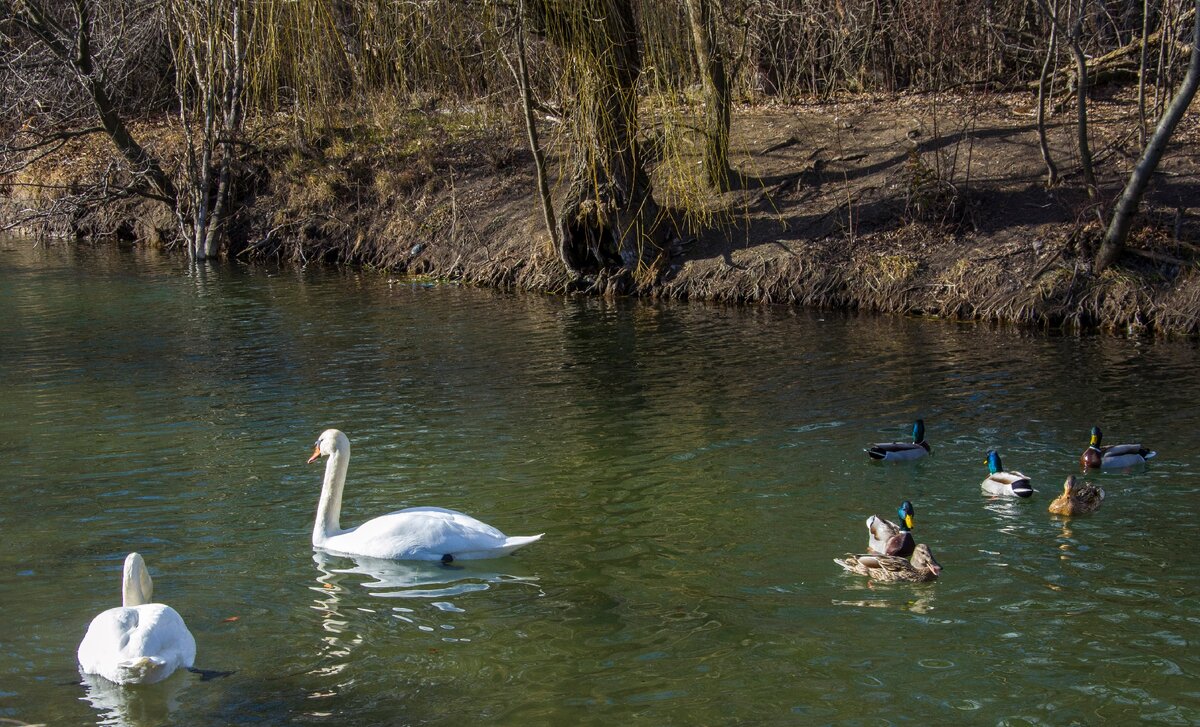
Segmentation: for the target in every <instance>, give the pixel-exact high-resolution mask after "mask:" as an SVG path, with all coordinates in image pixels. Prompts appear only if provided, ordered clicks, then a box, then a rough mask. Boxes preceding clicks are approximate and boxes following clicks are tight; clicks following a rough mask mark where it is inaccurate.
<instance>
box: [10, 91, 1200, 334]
mask: <svg viewBox="0 0 1200 727" xmlns="http://www.w3.org/2000/svg"><path fill="white" fill-rule="evenodd" d="M1103 94H1104V92H1103V90H1102V91H1100V92H1098V93H1097V95H1096V96H1095V97H1093V99H1092V104H1091V107H1090V109H1089V113H1090V122H1091V125H1092V137H1093V138H1092V149H1093V154H1094V156H1095V158H1096V164H1097V171H1098V173H1099V175H1100V179H1099V182H1100V185H1101V187H1102V189H1103V190H1104V197H1105V198H1106V199H1108V198H1111V197H1112V196H1114V195H1115V194H1116V192H1117V191H1119V189H1120V186H1121V185H1122V184H1123V182H1124V180H1125V177H1126V175H1127V173H1128V171H1129V168H1130V167H1131V165H1132V163H1133V161H1135V160H1136V155H1137V153H1138V146H1137V134H1136V133H1134V132H1133V131H1132V130H1133V129H1135V128H1136V125H1135V124H1134V122H1133V119H1135V118H1136V106H1135V105H1134V104H1133V103H1132V101H1131V98H1130V97H1129V95H1128V93H1127V92H1120V91H1113V92H1111V94H1112V95H1109V96H1105V95H1103ZM1033 113H1034V108H1033V106H1032V103H1031V98H1030V94H1007V95H994V94H988V95H981V94H972V95H969V96H953V95H945V94H940V95H935V94H925V95H913V96H904V97H898V98H897V97H888V98H856V99H855V100H852V101H847V102H843V103H826V104H810V105H791V106H756V107H742V108H739V109H737V111H736V112H735V114H734V125H733V129H732V133H731V147H732V161H733V164H734V167H735V170H736V172H737V176H736V177H735V179H734V184H733V185H732V186H733V187H734V188H733V189H732V190H731V191H729V192H727V193H724V194H720V195H717V194H710V195H708V196H707V197H705V198H704V199H702V200H700V201H699V202H697V200H696V198H695V193H694V190H688V191H684V192H680V191H679V190H678V189H677V181H676V180H678V179H679V178H680V174H679V171H680V170H679V169H675V170H670V172H671V173H668V170H665V169H663V168H656V167H654V166H653V165H652V166H651V170H652V177H653V178H654V182H655V187H656V195H657V196H659V197H660V201H661V202H663V203H665V204H666V205H667V206H671V205H672V199H673V197H674V196H678V195H683V194H688V195H690V196H689V198H688V204H689V206H690V210H689V212H688V214H686V215H684V214H680V215H677V218H678V220H679V221H678V222H677V232H678V234H677V235H676V238H675V241H674V243H673V246H672V249H671V251H670V253H671V254H670V257H669V259H664V260H662V261H661V264H660V265H659V266H658V267H657V268H656V269H655V270H654V271H652V274H650V275H645V276H641V277H639V279H638V281H637V282H636V283H631V282H629V281H628V280H625V279H616V280H614V279H609V278H604V277H601V278H600V279H594V278H589V279H582V280H572V279H571V278H570V277H569V275H568V273H567V271H566V270H565V269H564V268H563V266H562V264H561V263H560V262H559V260H558V258H557V255H556V254H555V252H554V251H553V249H552V246H551V244H550V241H549V236H548V234H547V232H546V230H545V227H544V223H543V222H542V216H541V210H540V208H539V206H538V203H537V200H536V197H535V194H534V190H535V184H534V172H533V163H532V156H531V155H530V154H529V152H528V149H527V147H526V146H525V144H524V139H523V132H522V130H521V129H520V128H519V127H517V126H516V125H514V124H512V123H511V122H510V121H507V120H505V119H498V118H495V116H494V115H492V116H489V115H487V114H484V113H481V112H477V111H462V110H458V111H446V110H439V109H436V108H433V109H430V108H410V109H398V110H391V111H389V112H388V114H387V115H386V116H387V118H382V117H381V115H380V114H379V113H373V114H364V115H363V116H361V117H359V118H356V119H354V120H353V121H352V122H347V123H346V124H345V125H344V126H337V125H334V126H331V127H330V128H331V129H332V130H331V131H327V132H324V133H322V134H318V135H314V136H310V137H308V138H307V140H306V141H305V143H303V144H299V145H297V144H296V143H294V142H293V141H292V140H293V139H294V138H295V134H293V133H291V131H290V130H288V129H283V128H276V127H272V126H271V125H270V124H269V123H266V122H265V121H264V122H260V123H259V124H257V126H256V127H254V128H253V133H252V134H251V142H252V146H253V148H255V149H256V150H257V153H256V155H255V156H254V157H253V159H252V160H251V162H250V166H249V167H248V168H246V169H243V170H242V172H243V174H242V179H243V184H244V188H243V189H241V190H240V191H239V194H238V196H239V199H240V200H241V206H240V208H239V210H238V213H237V215H236V217H235V229H234V231H233V237H234V238H235V239H236V240H238V241H240V242H241V245H240V246H239V247H238V248H237V249H235V250H234V251H233V256H234V257H237V258H239V259H254V258H279V259H285V260H294V261H299V262H310V261H315V260H322V261H328V262H337V263H342V264H357V265H366V266H371V267H377V268H382V269H386V270H388V271H391V272H395V273H396V274H411V275H424V276H432V277H437V278H448V279H454V280H461V281H463V282H466V283H469V284H476V285H486V286H494V287H500V288H514V289H524V290H532V291H543V292H564V291H586V292H591V293H596V294H617V293H626V292H628V293H632V294H636V295H640V296H644V297H648V298H672V299H692V300H708V301H719V302H732V303H745V304H772V303H774V304H788V305H802V306H813V307H822V308H833V309H847V310H865V311H877V312H881V313H888V314H904V315H925V316H937V317H945V318H953V319H968V320H983V321H993V322H998V323H1013V324H1019V325H1030V326H1037V327H1040V328H1065V329H1070V330H1097V329H1098V330H1104V331H1108V332H1112V333H1118V334H1155V335H1194V334H1197V333H1200V265H1198V263H1197V259H1198V257H1197V254H1198V253H1200V247H1198V244H1200V220H1198V219H1197V217H1196V214H1197V210H1196V209H1195V206H1198V205H1197V200H1200V143H1198V142H1200V114H1198V113H1197V112H1196V111H1195V110H1193V111H1192V112H1190V113H1189V114H1188V116H1187V117H1186V118H1185V120H1184V122H1183V123H1182V124H1181V126H1180V128H1179V130H1178V131H1177V133H1176V137H1175V139H1174V141H1173V142H1172V144H1171V146H1170V147H1169V149H1168V153H1167V155H1166V157H1165V158H1164V161H1163V164H1162V165H1161V167H1160V170H1159V174H1158V175H1157V176H1156V179H1155V181H1154V183H1153V185H1152V187H1151V190H1150V192H1149V195H1148V197H1147V199H1146V203H1145V204H1144V205H1143V210H1142V215H1141V217H1140V218H1139V222H1138V227H1137V229H1136V231H1135V233H1134V235H1133V236H1132V238H1131V246H1130V248H1131V249H1130V250H1129V252H1127V253H1126V254H1125V256H1124V257H1123V258H1122V259H1121V261H1120V264H1119V265H1117V266H1115V267H1113V268H1111V269H1109V270H1107V271H1105V272H1104V273H1103V274H1101V275H1099V276H1096V275H1093V274H1092V273H1091V269H1090V258H1091V254H1092V252H1093V246H1094V245H1095V244H1096V241H1097V240H1098V237H1099V234H1100V232H1101V226H1100V218H1099V215H1100V210H1099V206H1098V205H1096V204H1093V203H1091V202H1090V201H1089V200H1088V199H1087V197H1086V195H1084V194H1083V192H1082V184H1080V183H1079V180H1078V179H1077V178H1075V177H1073V176H1071V174H1072V173H1073V172H1074V171H1075V170H1076V169H1077V167H1078V164H1077V154H1076V148H1075V143H1074V134H1075V127H1074V125H1073V123H1071V121H1072V119H1071V117H1070V115H1069V114H1066V113H1063V114H1059V115H1057V116H1055V117H1054V119H1053V122H1052V125H1051V127H1050V130H1049V131H1050V136H1049V141H1050V148H1051V151H1052V153H1053V157H1054V159H1055V161H1056V162H1057V164H1058V166H1059V168H1060V169H1061V170H1062V174H1063V175H1064V176H1065V177H1066V179H1065V181H1063V182H1061V183H1060V184H1058V185H1057V186H1055V187H1054V188H1050V189H1047V188H1046V187H1045V185H1044V179H1045V173H1046V167H1045V165H1044V163H1043V161H1042V159H1041V155H1040V151H1039V146H1038V140H1037V132H1036V126H1035V123H1034V116H1033ZM147 131H148V132H149V133H150V134H151V135H152V136H153V135H155V134H157V135H158V136H159V139H158V141H159V143H169V140H168V139H166V136H167V135H169V127H167V126H160V127H157V128H156V127H149V128H147ZM548 131H549V132H550V133H548V134H547V137H548V138H549V140H550V141H549V144H548V151H549V153H550V158H551V168H552V172H553V173H554V178H555V179H557V178H558V177H559V176H561V175H559V174H558V172H559V171H560V166H561V160H559V159H558V157H557V152H558V151H559V146H558V145H557V144H556V141H555V138H554V134H553V127H550V128H548ZM649 136H650V137H651V138H653V133H652V132H651V133H650V135H649ZM102 143H104V142H103V140H102V139H99V138H93V139H91V140H89V141H87V142H80V143H79V144H77V145H76V146H75V150H76V153H75V154H74V155H71V154H68V155H66V156H62V157H59V159H58V160H57V161H54V162H53V165H52V166H47V165H46V164H43V165H41V166H39V167H38V168H37V169H34V170H30V171H28V172H26V176H30V175H43V177H44V176H47V175H49V176H50V177H52V178H53V179H55V180H57V181H59V182H63V183H64V186H68V187H69V186H70V179H72V178H78V179H83V178H86V177H88V176H89V175H94V174H98V173H101V172H102V167H101V165H99V164H98V163H97V164H95V165H89V164H87V163H86V160H87V159H89V158H91V157H92V156H95V157H96V158H100V157H101V156H102V155H101V154H98V153H96V154H89V153H88V151H87V147H86V145H87V144H91V145H93V146H94V145H98V144H102ZM647 148H648V149H650V151H649V152H648V153H651V154H652V153H653V150H652V145H649V144H648V145H647ZM93 151H97V150H93ZM685 171H686V170H685ZM698 172H699V170H698V167H697V172H696V173H697V174H698ZM552 181H553V180H552ZM673 185H675V186H673ZM12 189H20V186H19V185H17V186H14V187H12ZM555 191H556V193H558V192H562V191H563V190H562V189H561V188H559V187H555ZM51 198H52V195H46V196H43V197H41V198H40V199H38V200H32V202H34V203H38V204H48V203H49V202H50V201H51ZM16 201H17V202H19V203H20V204H19V206H22V205H23V206H25V207H28V206H29V204H30V203H31V200H30V199H27V198H24V199H18V200H16ZM675 208H676V209H678V208H679V205H675ZM170 223H171V219H170V216H169V215H165V212H164V210H162V209H155V208H154V206H153V205H147V204H146V203H134V202H130V203H129V204H128V205H127V206H125V207H124V208H118V209H116V210H108V211H106V212H104V213H97V214H96V217H95V219H76V220H74V221H73V222H72V223H71V224H72V225H73V227H72V228H71V229H70V230H69V232H70V233H71V234H75V235H84V236H94V235H97V234H101V233H104V234H112V235H115V236H116V237H118V238H120V239H124V240H129V241H134V242H141V243H150V244H163V243H164V241H166V240H168V239H169V229H170ZM59 231H60V232H64V230H59Z"/></svg>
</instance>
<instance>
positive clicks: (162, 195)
mask: <svg viewBox="0 0 1200 727" xmlns="http://www.w3.org/2000/svg"><path fill="white" fill-rule="evenodd" d="M98 8H99V9H103V10H106V11H109V12H114V13H117V14H118V18H117V19H116V22H115V23H110V25H115V26H119V25H120V22H121V21H123V20H126V18H124V17H121V14H122V13H123V12H124V11H125V10H127V9H128V8H125V7H123V5H122V4H121V3H112V4H111V5H94V4H93V3H92V2H91V1H90V0H72V2H71V3H70V4H69V6H68V5H65V4H63V3H59V4H58V5H56V6H51V5H49V4H48V3H43V2H38V0H0V21H5V22H8V23H11V24H13V25H14V26H15V27H16V28H17V29H18V30H19V31H20V32H22V33H23V34H24V35H25V38H26V39H27V42H32V44H34V46H36V48H29V49H28V52H29V53H30V54H34V53H35V52H36V53H37V55H36V56H34V55H31V56H27V57H25V58H23V59H22V60H24V61H25V65H26V67H27V68H31V69H38V68H39V65H40V64H43V63H44V64H48V65H47V66H41V67H42V68H47V67H49V68H50V69H51V70H49V71H45V72H43V73H42V74H41V75H40V76H39V77H38V78H37V79H36V80H35V82H36V81H43V82H47V83H50V84H57V83H58V82H59V81H61V80H63V79H70V82H71V83H70V85H73V86H75V87H76V88H78V89H80V90H82V91H83V96H84V98H86V99H87V103H88V104H89V106H90V112H84V111H83V110H82V109H80V110H68V109H67V108H63V107H60V108H58V109H56V110H55V111H53V112H51V113H50V114H48V115H49V116H51V117H52V118H51V119H50V126H52V127H54V128H51V129H50V130H48V131H47V130H42V132H41V133H39V134H37V137H38V138H37V139H36V141H35V143H34V144H33V145H32V146H30V145H26V147H21V146H17V147H16V150H18V151H24V152H29V151H31V150H33V149H50V148H54V147H55V146H56V145H57V144H58V143H59V142H61V140H63V139H67V138H70V137H72V136H78V135H80V134H83V133H91V132H93V131H102V132H103V133H105V134H106V135H107V136H108V138H109V139H111V140H112V143H113V145H114V146H115V147H116V149H117V152H118V153H119V154H120V155H121V157H122V158H124V160H125V161H126V162H127V163H128V165H129V169H128V171H129V173H130V174H131V175H133V177H134V178H135V183H134V185H133V188H134V191H136V192H138V193H140V194H142V195H144V196H147V197H152V198H154V199H158V200H160V201H162V202H165V203H167V204H169V205H172V206H174V204H175V202H176V198H177V192H176V188H175V184H174V182H173V181H172V180H171V178H170V176H168V175H167V173H166V172H165V171H163V168H162V165H161V164H160V162H159V160H158V159H157V158H156V157H155V156H154V155H153V154H151V153H150V152H149V151H147V150H146V148H145V147H144V146H143V145H142V144H141V143H140V142H139V141H138V140H137V139H136V138H135V137H134V135H133V133H132V132H131V131H130V129H129V127H128V125H127V124H126V123H125V119H124V117H123V116H122V114H121V109H120V105H119V102H118V99H117V98H116V96H115V95H114V94H113V91H112V86H111V82H112V76H111V75H110V72H109V69H108V68H107V67H106V66H105V65H104V64H102V63H100V62H98V60H97V56H96V50H97V38H96V37H95V35H94V32H93V31H94V24H95V11H96V10H97V9H98ZM111 42H112V41H111V39H110V43H111ZM66 98H67V99H69V95H68V96H67V97H66ZM85 113H86V116H90V117H91V118H93V119H95V120H97V121H98V122H99V125H98V126H96V127H91V126H88V125H87V123H88V122H86V121H83V119H82V118H81V116H84V115H85Z"/></svg>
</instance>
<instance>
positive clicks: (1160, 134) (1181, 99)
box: [1092, 0, 1200, 273]
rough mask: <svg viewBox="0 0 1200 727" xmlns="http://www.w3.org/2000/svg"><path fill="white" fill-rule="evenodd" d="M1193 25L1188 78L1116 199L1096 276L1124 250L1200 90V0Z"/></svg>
mask: <svg viewBox="0 0 1200 727" xmlns="http://www.w3.org/2000/svg"><path fill="white" fill-rule="evenodd" d="M1193 22H1194V23H1195V27H1194V28H1193V31H1192V57H1191V60H1190V61H1189V62H1188V69H1187V75H1186V76H1184V78H1183V83H1182V84H1180V86H1179V92H1178V93H1176V94H1175V98H1173V99H1172V100H1171V103H1170V105H1169V106H1167V110H1166V111H1164V112H1163V115H1162V118H1161V119H1160V120H1159V122H1158V126H1157V127H1156V128H1155V129H1154V134H1153V135H1151V137H1150V141H1149V143H1147V144H1146V149H1145V150H1144V151H1143V152H1142V156H1141V158H1140V159H1138V163H1137V165H1136V166H1135V167H1134V168H1133V173H1132V174H1130V175H1129V181H1128V182H1127V183H1126V184H1125V189H1124V191H1122V192H1121V197H1120V199H1118V200H1117V205H1116V208H1115V209H1114V210H1113V216H1112V222H1111V223H1109V226H1108V230H1107V231H1106V232H1105V234H1104V242H1103V243H1102V244H1101V245H1100V250H1099V251H1098V252H1097V253H1096V260H1095V261H1094V263H1093V265H1092V269H1093V270H1094V271H1095V272H1097V273H1099V272H1102V271H1103V270H1104V269H1105V268H1107V267H1108V266H1109V265H1111V264H1112V263H1113V262H1114V261H1115V260H1116V259H1117V256H1118V255H1120V254H1121V251H1122V250H1123V249H1124V248H1125V240H1126V238H1127V237H1128V236H1129V227H1130V225H1132V224H1133V216H1134V215H1135V214H1136V213H1137V208H1138V205H1139V204H1140V203H1141V201H1142V195H1144V194H1145V192H1146V187H1147V185H1149V184H1150V177H1151V175H1153V174H1154V170H1155V169H1157V168H1158V162H1159V160H1161V159H1162V155H1163V151H1164V150H1165V149H1166V146H1167V142H1168V141H1170V139H1171V134H1172V133H1174V131H1175V126H1176V125H1177V124H1178V123H1179V120H1180V119H1181V118H1182V117H1183V113H1184V111H1186V110H1187V107H1188V106H1189V105H1190V104H1191V103H1192V99H1193V98H1194V97H1195V96H1196V89H1197V87H1200V0H1196V15H1195V17H1194V19H1193Z"/></svg>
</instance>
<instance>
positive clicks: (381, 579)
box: [311, 550, 540, 675]
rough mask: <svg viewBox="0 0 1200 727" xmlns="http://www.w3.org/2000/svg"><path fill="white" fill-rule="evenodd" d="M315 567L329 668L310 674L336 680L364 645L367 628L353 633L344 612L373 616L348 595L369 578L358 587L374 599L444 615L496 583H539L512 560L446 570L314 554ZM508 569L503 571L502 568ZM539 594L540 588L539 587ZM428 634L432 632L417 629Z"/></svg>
mask: <svg viewBox="0 0 1200 727" xmlns="http://www.w3.org/2000/svg"><path fill="white" fill-rule="evenodd" d="M313 562H315V563H316V566H317V571H319V573H320V575H318V576H317V585H315V586H312V587H311V588H312V590H313V591H315V592H316V593H317V594H319V595H318V597H317V598H316V599H315V600H314V604H313V608H314V609H315V610H316V611H317V613H319V614H320V616H321V627H322V628H323V629H324V631H325V635H324V636H323V637H322V639H321V641H322V647H321V652H320V656H322V657H325V658H324V659H323V660H322V661H323V663H324V664H325V665H324V666H322V667H319V668H317V669H315V670H314V671H313V672H312V673H315V674H324V675H332V674H337V673H339V672H341V671H342V670H343V669H345V668H346V667H347V666H348V665H349V662H350V660H349V658H348V657H349V656H350V655H351V653H353V652H354V651H355V650H356V649H357V648H358V647H359V646H360V645H361V644H362V643H363V642H364V637H363V629H359V628H355V627H354V626H353V624H352V623H351V619H350V617H348V616H347V613H346V611H348V610H353V611H365V612H368V613H370V612H373V609H371V608H369V607H368V606H367V605H365V604H363V603H362V601H361V600H360V599H359V598H357V597H356V596H355V595H354V594H352V593H351V592H350V588H351V585H352V584H355V583H356V581H358V579H355V578H354V576H365V577H366V578H367V579H368V580H363V581H361V582H358V583H357V585H361V586H362V587H363V588H365V589H367V592H368V593H369V594H370V595H371V596H375V597H378V598H412V599H423V600H428V601H429V605H430V606H432V607H434V608H437V609H438V611H439V612H440V613H445V612H447V611H462V610H463V609H461V608H459V607H457V606H454V605H453V604H451V603H449V599H451V598H453V597H456V596H463V595H465V594H469V593H474V592H478V591H486V590H489V589H491V588H493V587H495V586H497V585H498V584H519V585H528V586H533V587H534V588H538V586H537V582H538V579H537V577H536V576H531V575H527V574H524V573H522V572H521V571H524V570H525V566H523V565H522V564H521V563H520V562H519V561H516V560H514V559H511V558H500V559H493V560H475V561H464V564H463V565H458V564H455V565H442V564H440V563H429V562H424V561H396V560H379V559H377V558H365V557H361V556H348V555H334V554H332V553H327V552H324V551H321V550H316V551H313ZM501 565H503V566H504V569H503V570H501V569H500V568H499V567H498V566H501ZM538 590H539V594H540V588H538ZM393 611H394V613H393V615H394V616H395V617H396V618H397V619H399V620H402V621H406V622H408V623H415V622H416V621H415V619H414V618H411V617H410V616H409V615H405V614H412V609H410V608H399V607H397V608H394V609H393ZM418 628H423V629H424V630H428V629H429V627H427V626H425V627H422V626H419V625H418Z"/></svg>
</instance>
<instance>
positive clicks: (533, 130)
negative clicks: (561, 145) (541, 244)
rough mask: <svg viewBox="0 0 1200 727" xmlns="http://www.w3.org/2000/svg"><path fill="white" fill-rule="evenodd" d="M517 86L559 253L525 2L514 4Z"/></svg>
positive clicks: (540, 193) (552, 237) (541, 194)
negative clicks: (538, 118) (540, 133)
mask: <svg viewBox="0 0 1200 727" xmlns="http://www.w3.org/2000/svg"><path fill="white" fill-rule="evenodd" d="M517 82H518V85H520V87H521V111H522V113H523V115H524V117H525V133H526V134H527V135H528V138H529V150H530V152H532V153H533V164H534V169H535V171H536V173H537V187H538V198H539V200H540V201H541V203H542V217H543V218H544V219H545V221H546V231H547V232H548V233H549V234H550V242H551V243H552V244H553V245H554V249H556V250H557V249H558V246H559V242H558V228H557V227H555V225H554V203H553V201H552V200H551V199H550V184H549V182H547V181H546V155H545V154H544V153H542V145H541V142H539V140H538V130H537V123H536V122H535V121H534V118H533V91H532V90H530V88H529V66H528V65H527V64H526V62H525V0H517Z"/></svg>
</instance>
